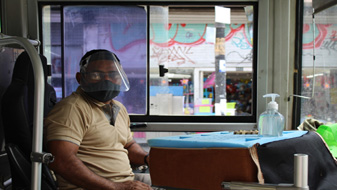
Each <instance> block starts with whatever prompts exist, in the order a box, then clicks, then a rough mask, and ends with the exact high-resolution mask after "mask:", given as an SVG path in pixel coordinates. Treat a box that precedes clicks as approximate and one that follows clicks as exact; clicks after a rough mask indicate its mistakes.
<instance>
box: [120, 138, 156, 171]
mask: <svg viewBox="0 0 337 190" xmlns="http://www.w3.org/2000/svg"><path fill="white" fill-rule="evenodd" d="M124 148H125V149H127V150H128V152H129V154H128V156H129V160H130V162H131V164H133V165H136V166H139V165H143V164H146V163H145V162H144V158H145V156H146V155H148V153H147V152H145V151H144V149H143V148H142V147H141V146H140V145H139V144H137V143H136V141H134V140H132V141H131V142H129V143H128V144H126V145H125V147H124ZM146 160H147V163H148V164H149V165H150V162H149V161H150V157H149V156H147V157H146Z"/></svg>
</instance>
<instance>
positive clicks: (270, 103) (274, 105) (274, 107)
mask: <svg viewBox="0 0 337 190" xmlns="http://www.w3.org/2000/svg"><path fill="white" fill-rule="evenodd" d="M263 97H264V98H268V97H271V102H269V103H268V106H267V109H274V110H278V104H277V103H276V102H275V98H276V97H280V95H278V94H266V95H263Z"/></svg>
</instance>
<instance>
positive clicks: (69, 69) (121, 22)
mask: <svg viewBox="0 0 337 190" xmlns="http://www.w3.org/2000/svg"><path fill="white" fill-rule="evenodd" d="M146 25H147V24H146V10H145V8H144V7H138V6H66V7H65V8H64V65H65V68H64V76H65V95H66V96H68V95H69V94H71V93H72V92H73V91H75V90H76V88H77V86H78V83H77V81H76V79H75V74H76V72H78V71H79V61H80V59H81V57H82V56H83V55H84V54H85V53H86V52H87V51H89V50H92V49H107V50H110V51H112V52H114V53H115V54H116V55H117V56H118V58H119V59H120V61H121V65H122V66H123V69H124V71H125V72H126V74H127V76H128V79H129V81H130V87H131V88H130V90H129V91H128V92H121V93H120V95H119V96H118V97H117V98H116V99H117V100H119V101H121V102H122V103H123V104H124V105H125V107H126V108H127V110H128V112H129V113H130V114H145V113H146V84H147V82H146V57H147V55H146ZM135 100H137V101H135Z"/></svg>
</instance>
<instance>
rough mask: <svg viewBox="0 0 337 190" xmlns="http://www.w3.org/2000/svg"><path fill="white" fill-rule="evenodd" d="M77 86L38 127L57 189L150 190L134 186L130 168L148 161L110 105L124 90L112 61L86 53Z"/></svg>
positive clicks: (116, 106)
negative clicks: (50, 156) (51, 159)
mask: <svg viewBox="0 0 337 190" xmlns="http://www.w3.org/2000/svg"><path fill="white" fill-rule="evenodd" d="M76 79H77V81H78V83H79V84H80V86H79V87H78V88H77V90H76V92H73V93H72V94H71V95H70V96H68V97H66V98H65V99H63V100H62V101H60V102H59V103H58V104H56V105H55V107H54V108H53V110H52V111H51V112H50V113H49V114H48V116H47V118H46V119H45V121H44V124H45V139H46V141H47V148H48V151H49V152H51V153H52V154H53V155H54V156H55V160H54V162H52V163H51V164H50V165H49V166H50V168H51V169H52V170H53V171H54V172H55V173H56V176H57V179H58V183H59V187H60V189H95V190H98V189H118V190H119V189H140V190H144V189H151V188H150V186H149V185H147V184H145V183H142V182H140V181H135V180H134V174H133V172H132V169H131V166H130V164H135V165H142V164H148V162H149V158H148V156H147V155H148V154H147V152H145V151H144V150H143V149H142V148H141V147H140V146H139V145H138V144H137V143H136V142H135V141H134V140H133V138H132V135H131V131H130V127H129V126H130V119H129V116H128V113H127V111H126V108H125V107H124V106H123V105H122V104H121V103H120V102H118V101H116V100H113V98H114V97H116V96H117V95H118V94H119V92H120V91H127V90H128V89H129V87H130V86H129V82H128V79H127V77H126V75H125V73H124V71H123V69H122V67H121V65H120V62H119V59H118V58H117V56H116V55H115V54H113V53H111V52H109V51H107V50H92V51H89V52H87V53H86V54H85V55H84V56H83V57H82V59H81V61H80V72H79V73H76Z"/></svg>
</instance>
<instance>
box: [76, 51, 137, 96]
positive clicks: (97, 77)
mask: <svg viewBox="0 0 337 190" xmlns="http://www.w3.org/2000/svg"><path fill="white" fill-rule="evenodd" d="M80 65H81V82H80V85H81V87H82V89H83V90H84V91H86V92H94V91H109V90H114V91H128V90H129V89H130V83H129V80H128V77H127V76H126V74H125V72H124V70H123V68H122V66H121V65H120V62H119V59H118V58H117V57H116V55H114V54H113V53H111V52H107V51H102V52H97V53H94V54H92V55H90V56H89V57H87V58H86V59H84V60H82V61H81V63H80Z"/></svg>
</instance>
